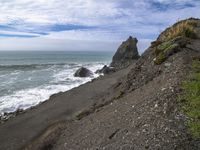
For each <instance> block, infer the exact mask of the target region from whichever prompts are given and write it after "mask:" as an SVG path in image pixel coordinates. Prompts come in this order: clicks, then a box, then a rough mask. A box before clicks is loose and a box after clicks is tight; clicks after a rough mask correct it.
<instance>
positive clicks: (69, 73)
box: [0, 51, 114, 115]
mask: <svg viewBox="0 0 200 150" xmlns="http://www.w3.org/2000/svg"><path fill="white" fill-rule="evenodd" d="M113 53H114V52H112V51H0V115H3V114H4V113H11V112H15V111H16V110H18V109H23V110H25V109H28V108H30V107H32V106H35V105H38V104H39V103H41V102H43V101H45V100H48V98H49V97H50V96H51V95H52V94H55V93H58V92H64V91H67V90H70V89H72V88H74V87H77V86H79V85H81V84H84V83H86V82H88V81H91V80H92V79H93V78H96V77H98V76H99V75H98V74H95V73H94V75H93V76H91V77H87V78H77V77H74V76H73V74H74V73H75V71H76V70H77V69H79V68H80V67H82V66H83V67H86V68H88V69H90V70H91V71H93V72H95V71H96V70H97V69H100V68H102V67H103V66H104V65H108V64H109V63H110V62H111V58H112V55H113Z"/></svg>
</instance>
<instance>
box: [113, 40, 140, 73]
mask: <svg viewBox="0 0 200 150" xmlns="http://www.w3.org/2000/svg"><path fill="white" fill-rule="evenodd" d="M137 42H138V40H137V39H136V38H132V37H131V36H130V37H129V38H128V39H127V40H126V41H125V42H123V43H122V44H121V45H120V47H119V48H118V49H117V52H116V53H115V55H114V56H113V58H112V62H111V64H110V66H111V67H114V68H115V69H117V70H118V69H122V68H125V67H127V66H129V65H130V64H132V63H133V62H134V61H135V60H137V59H138V58H139V57H140V56H139V54H138V49H137Z"/></svg>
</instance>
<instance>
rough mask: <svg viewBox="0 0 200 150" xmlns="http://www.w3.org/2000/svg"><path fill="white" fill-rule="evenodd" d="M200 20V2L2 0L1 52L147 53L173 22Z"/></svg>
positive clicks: (165, 0)
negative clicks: (130, 42)
mask: <svg viewBox="0 0 200 150" xmlns="http://www.w3.org/2000/svg"><path fill="white" fill-rule="evenodd" d="M188 17H197V18H200V0H0V50H115V49H116V48H117V47H118V46H119V44H120V43H121V41H122V40H125V39H127V38H128V36H129V35H132V36H135V37H137V38H138V40H139V49H140V51H143V50H144V49H145V48H146V47H147V46H148V45H149V43H150V41H152V40H154V39H155V38H156V37H157V36H158V34H159V33H160V32H161V31H162V30H163V29H165V28H166V27H168V26H169V25H171V24H173V23H174V22H176V21H178V20H181V19H185V18H188Z"/></svg>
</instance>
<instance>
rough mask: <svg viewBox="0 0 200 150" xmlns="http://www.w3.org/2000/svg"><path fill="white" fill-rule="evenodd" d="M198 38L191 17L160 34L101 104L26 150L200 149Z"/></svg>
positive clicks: (197, 26)
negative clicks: (59, 132)
mask: <svg viewBox="0 0 200 150" xmlns="http://www.w3.org/2000/svg"><path fill="white" fill-rule="evenodd" d="M199 33H200V20H198V19H193V18H191V19H188V20H184V21H181V22H178V23H176V24H175V25H173V26H172V27H170V28H168V29H167V30H165V31H164V32H163V33H161V35H160V36H159V37H158V39H157V40H156V41H154V42H152V45H151V46H150V47H149V48H148V49H147V50H146V51H145V53H144V54H143V55H142V56H141V57H140V58H139V59H138V60H137V61H136V62H135V63H133V64H132V65H131V66H130V68H131V69H130V71H129V72H128V73H127V74H126V75H125V76H123V77H122V78H121V79H119V80H118V81H117V82H116V83H115V84H114V85H113V86H112V87H111V88H110V89H109V92H108V93H107V95H104V96H102V97H101V98H98V99H99V101H100V102H101V103H98V102H97V103H96V104H95V105H93V106H92V107H90V108H88V109H86V110H84V111H81V112H79V113H78V114H77V115H76V116H75V117H76V118H75V119H74V120H73V121H70V122H68V123H67V124H66V126H65V127H64V129H63V130H61V131H62V132H61V135H59V136H55V135H56V134H55V133H56V132H53V133H50V132H49V130H47V131H46V132H45V133H44V134H42V136H40V137H39V138H38V139H36V140H35V141H33V142H32V143H31V144H29V145H28V146H27V147H26V148H25V149H55V150H57V149H59V150H64V149H73V150H76V149H77V150H78V149H91V150H93V149H104V150H105V149H106V150H110V149H119V150H122V149H123V150H132V149H136V150H140V149H153V150H154V149H162V150H163V149H164V150H169V149H178V150H183V149H185V150H198V149H200V141H199V138H200V127H199V123H200V120H199V119H200V116H199V114H200V109H199V108H200V105H199V104H200V102H199V101H200V99H199V98H200V96H199V95H200V92H199V91H200V85H199V69H200V67H199V65H200V44H199V43H200V39H199V37H200V34H199ZM194 64H195V65H196V66H195V67H194ZM112 75H113V74H109V75H107V76H110V77H112ZM191 75H193V76H194V78H191ZM191 82H192V83H194V84H190V83H191ZM192 85H194V87H193V88H192V87H191V88H190V86H192ZM194 93H195V95H194ZM190 95H192V96H194V99H191V96H190ZM103 102H104V103H103ZM193 110H195V111H193Z"/></svg>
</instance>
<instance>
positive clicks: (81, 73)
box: [74, 67, 93, 77]
mask: <svg viewBox="0 0 200 150" xmlns="http://www.w3.org/2000/svg"><path fill="white" fill-rule="evenodd" d="M92 74H93V73H92V71H90V70H89V69H87V68H84V67H81V68H79V69H78V70H77V71H76V72H75V74H74V76H75V77H89V76H91V75H92Z"/></svg>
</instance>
